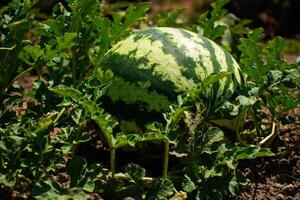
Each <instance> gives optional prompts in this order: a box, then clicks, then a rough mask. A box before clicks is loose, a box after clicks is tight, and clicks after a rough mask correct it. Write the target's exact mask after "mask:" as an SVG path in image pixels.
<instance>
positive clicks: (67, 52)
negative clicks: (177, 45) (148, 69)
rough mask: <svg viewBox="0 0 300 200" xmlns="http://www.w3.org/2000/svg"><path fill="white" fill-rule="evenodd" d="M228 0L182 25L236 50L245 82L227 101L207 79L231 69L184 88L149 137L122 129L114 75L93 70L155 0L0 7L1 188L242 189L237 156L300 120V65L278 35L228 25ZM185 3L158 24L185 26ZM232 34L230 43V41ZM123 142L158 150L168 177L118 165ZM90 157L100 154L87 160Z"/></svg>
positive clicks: (50, 191) (54, 194) (175, 192)
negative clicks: (107, 103) (110, 95)
mask: <svg viewBox="0 0 300 200" xmlns="http://www.w3.org/2000/svg"><path fill="white" fill-rule="evenodd" d="M227 2H228V1H227V0H220V1H217V2H216V3H214V4H213V5H212V10H211V11H210V12H208V13H206V14H204V15H201V16H200V18H199V24H194V25H184V26H183V27H186V28H188V29H189V30H193V31H195V32H199V34H202V33H203V34H204V35H205V36H207V37H209V38H211V39H215V40H216V41H217V42H221V44H223V46H225V47H226V48H227V49H228V50H230V51H231V52H232V53H233V54H234V56H235V57H236V58H237V60H238V61H239V64H240V66H241V69H242V71H243V73H244V80H243V84H242V85H241V87H240V88H238V91H237V92H236V93H235V94H233V95H232V96H231V97H230V98H227V99H222V100H218V99H205V98H204V96H205V95H204V92H206V91H207V88H213V85H214V83H215V82H217V81H219V80H221V79H226V78H228V77H229V76H231V74H230V73H228V72H224V73H218V74H211V75H210V76H208V77H207V78H206V79H205V80H203V81H202V82H201V83H199V85H197V87H195V88H192V89H191V90H190V91H188V92H187V93H185V94H182V95H179V96H178V101H177V102H176V103H174V104H173V105H170V110H169V112H166V113H162V115H163V116H164V118H165V122H163V123H158V122H155V121H154V122H152V123H150V124H149V125H148V126H147V130H146V131H145V133H144V134H142V135H137V134H133V133H125V132H122V131H121V129H120V125H119V122H118V121H117V118H116V117H115V116H113V115H111V114H110V113H108V112H107V111H106V110H105V109H103V108H102V106H101V101H102V100H103V95H104V94H105V92H106V90H107V88H108V87H109V86H110V84H109V83H102V82H101V81H100V80H99V79H98V77H96V76H95V73H94V72H95V70H96V67H97V66H99V63H101V59H102V58H103V56H104V54H105V53H106V52H107V50H108V49H109V48H110V47H111V46H112V45H113V44H114V43H116V42H117V41H119V40H121V39H123V38H124V37H126V36H127V35H129V34H130V33H131V32H134V31H135V30H136V29H140V28H141V27H142V26H145V25H146V24H147V21H145V19H146V16H147V14H146V11H147V10H148V9H149V8H150V6H151V5H150V4H149V3H139V4H136V5H130V6H128V8H124V10H115V9H114V10H112V11H107V10H105V9H106V7H105V6H104V5H102V4H101V3H99V2H98V1H96V0H88V1H85V0H77V1H75V0H68V1H66V3H64V4H61V3H58V4H56V5H55V7H54V8H53V13H52V14H51V16H49V17H47V18H46V19H43V18H40V17H38V16H41V15H39V13H38V11H37V10H36V3H37V1H26V0H14V1H12V2H11V3H10V4H9V5H8V6H5V7H2V8H1V10H0V27H1V28H0V53H1V55H2V56H1V59H0V91H1V92H0V100H1V102H3V103H2V104H1V105H0V152H1V153H0V194H1V195H2V194H5V193H6V192H2V191H20V192H23V193H26V194H27V197H28V198H36V199H86V198H87V197H88V195H89V194H91V193H97V194H99V195H100V196H101V197H103V198H113V199H180V198H181V199H187V198H190V199H221V198H222V195H223V194H224V193H225V192H227V193H228V192H230V193H231V194H232V195H236V194H238V189H239V187H240V186H241V185H244V184H245V180H244V178H243V176H242V174H241V173H240V172H239V171H238V170H237V166H238V163H239V161H240V160H245V159H255V158H257V157H265V156H273V155H275V154H274V153H272V152H271V151H270V149H269V148H268V147H269V146H272V145H274V144H273V143H272V141H273V140H274V139H275V138H276V137H277V136H278V130H279V128H280V126H281V125H284V124H289V123H296V122H297V120H299V119H297V117H299V116H289V115H287V112H288V111H290V110H292V109H294V108H299V104H300V102H299V99H300V98H299V94H300V93H299V85H300V66H299V63H296V64H290V63H287V62H286V61H285V60H284V59H283V57H282V51H283V49H284V48H285V46H284V41H283V40H282V39H281V38H279V37H275V38H274V39H273V40H270V41H268V42H266V43H264V42H261V40H262V39H263V34H262V32H263V30H262V29H254V30H249V29H248V28H247V27H245V26H244V25H246V24H247V23H248V21H245V20H240V19H236V18H232V19H233V21H231V22H230V23H225V25H224V23H223V24H222V23H220V21H222V20H223V19H224V18H226V17H228V16H230V15H229V13H227V11H226V10H225V9H224V8H223V6H224V5H225V4H226V3H227ZM182 12H184V11H183V10H177V11H175V12H173V13H170V14H168V15H167V16H166V17H165V18H163V17H161V18H159V19H158V20H157V23H158V25H159V26H176V27H178V23H177V21H176V20H177V19H178V18H180V14H181V13H182ZM225 21H226V20H225ZM226 22H228V21H226ZM180 26H181V25H180ZM200 29H202V30H203V31H202V33H201V31H199V30H200ZM228 31H229V33H230V35H231V39H232V40H226V38H227V39H228V37H227V36H228V35H227V36H226V34H228ZM248 32H249V33H248ZM224 36H226V37H224ZM225 40H226V41H227V43H226V42H225V43H224V41H225ZM228 41H229V42H228ZM24 77H31V78H33V79H34V81H33V85H32V87H30V89H28V88H23V87H20V85H21V86H22V79H23V78H24ZM262 111H263V112H262ZM95 141H101V142H102V143H103V144H102V147H101V151H98V152H97V153H94V152H89V151H83V152H82V149H85V148H90V147H91V146H93V145H94V143H93V142H95ZM141 149H143V150H144V151H142V150H141ZM159 149H163V151H160V153H157V152H158V151H159ZM156 150H158V151H156ZM127 151H134V152H136V153H140V154H142V156H143V157H145V158H146V156H147V155H146V154H147V153H148V154H149V152H150V154H152V157H153V159H155V158H154V157H155V156H156V157H159V158H162V160H163V162H161V163H162V167H161V168H162V173H161V176H159V177H157V176H152V175H151V169H150V170H149V168H147V167H146V166H142V164H137V163H135V162H133V161H131V158H132V157H129V158H126V159H128V160H129V161H128V163H126V164H124V165H121V164H120V163H119V162H118V161H119V160H121V155H126V152H127ZM147 151H148V152H147ZM124 152H125V153H124ZM275 153H276V152H275ZM92 154H95V155H93V156H96V157H97V158H104V160H101V159H100V160H101V161H99V160H98V159H91V158H90V157H89V156H90V155H92ZM154 154H158V155H154ZM119 155H120V157H119ZM152 157H151V158H152ZM147 158H148V157H147ZM132 160H135V159H133V158H132ZM153 162H154V161H153ZM120 165H121V166H120ZM152 170H153V169H152ZM154 170H157V169H154ZM59 177H65V179H66V180H64V181H62V180H59ZM7 195H8V196H5V197H6V198H10V197H11V196H9V194H7ZM0 197H1V198H2V196H0ZM5 197H3V198H5Z"/></svg>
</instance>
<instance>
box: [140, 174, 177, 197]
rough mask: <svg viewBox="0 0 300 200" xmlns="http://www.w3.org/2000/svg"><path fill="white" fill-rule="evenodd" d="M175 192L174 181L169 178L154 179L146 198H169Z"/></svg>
mask: <svg viewBox="0 0 300 200" xmlns="http://www.w3.org/2000/svg"><path fill="white" fill-rule="evenodd" d="M173 193H174V186H173V183H172V182H171V181H170V180H168V179H160V180H156V181H154V183H153V184H152V185H151V187H150V189H149V191H148V192H147V194H146V198H145V199H146V200H167V199H169V197H170V196H171V195H172V194H173Z"/></svg>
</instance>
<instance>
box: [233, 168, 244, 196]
mask: <svg viewBox="0 0 300 200" xmlns="http://www.w3.org/2000/svg"><path fill="white" fill-rule="evenodd" d="M246 183H247V182H246V178H245V177H244V176H243V175H242V174H241V173H239V172H236V173H235V175H234V176H233V177H232V179H231V180H230V182H229V191H230V193H231V194H232V195H237V194H238V189H239V186H240V185H246Z"/></svg>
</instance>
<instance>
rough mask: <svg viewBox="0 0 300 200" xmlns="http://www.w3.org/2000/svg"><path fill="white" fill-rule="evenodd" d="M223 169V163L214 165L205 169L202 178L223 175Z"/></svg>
mask: <svg viewBox="0 0 300 200" xmlns="http://www.w3.org/2000/svg"><path fill="white" fill-rule="evenodd" d="M224 171H225V168H224V165H223V164H218V165H214V166H212V167H211V168H209V169H207V170H205V173H204V178H206V179H208V178H211V177H216V176H219V177H222V176H224V175H225V174H224Z"/></svg>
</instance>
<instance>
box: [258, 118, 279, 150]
mask: <svg viewBox="0 0 300 200" xmlns="http://www.w3.org/2000/svg"><path fill="white" fill-rule="evenodd" d="M275 130H276V123H275V122H273V123H272V132H271V134H270V135H268V136H267V137H265V138H264V139H263V140H262V141H260V142H259V143H258V146H262V145H264V144H265V143H266V142H267V141H269V140H271V139H272V138H273V136H274V135H275V133H276V131H275Z"/></svg>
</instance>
